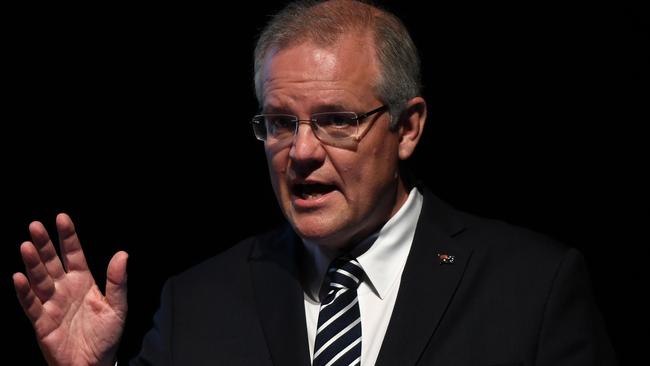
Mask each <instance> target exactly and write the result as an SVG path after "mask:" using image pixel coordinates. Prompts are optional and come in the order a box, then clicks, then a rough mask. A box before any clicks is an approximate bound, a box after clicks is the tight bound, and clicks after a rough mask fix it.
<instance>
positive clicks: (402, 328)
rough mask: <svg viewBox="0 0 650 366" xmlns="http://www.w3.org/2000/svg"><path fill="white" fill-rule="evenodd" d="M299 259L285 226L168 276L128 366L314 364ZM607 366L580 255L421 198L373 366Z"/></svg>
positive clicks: (610, 358) (605, 344)
mask: <svg viewBox="0 0 650 366" xmlns="http://www.w3.org/2000/svg"><path fill="white" fill-rule="evenodd" d="M438 254H448V255H453V256H455V261H454V263H453V264H441V262H440V259H439V257H438ZM301 255H303V253H302V245H301V244H300V240H299V239H298V238H297V236H296V235H295V233H294V232H293V231H292V230H291V229H290V228H289V227H288V226H287V227H285V228H283V229H280V230H276V231H274V232H271V233H268V234H266V235H262V236H257V237H253V238H250V239H247V240H245V241H243V242H241V243H239V244H238V245H236V246H235V247H233V248H231V249H230V250H228V251H226V252H224V253H222V254H221V255H219V256H217V257H215V258H212V259H210V260H208V261H206V262H204V263H202V264H200V265H198V266H196V267H194V268H192V269H190V270H189V271H187V272H185V273H183V274H181V275H179V276H176V277H174V278H172V279H170V280H169V281H168V282H167V283H166V285H165V287H164V290H163V294H162V300H161V306H160V309H159V311H158V312H157V313H156V316H155V318H154V323H155V324H154V328H153V329H152V330H151V331H150V332H149V333H148V334H147V335H146V337H145V339H144V342H143V348H142V351H141V353H140V355H139V356H138V357H137V358H136V359H134V360H132V365H183V366H190V365H229V366H234V365H255V366H265V365H276V366H291V365H309V347H308V345H307V332H306V327H305V315H304V305H303V290H302V287H301V284H300V281H299V278H300V277H299V276H298V266H297V261H298V260H299V256H301ZM614 364H616V361H615V359H614V353H613V351H612V348H611V345H610V343H609V341H608V338H607V335H606V333H605V331H604V328H603V323H602V320H601V318H600V315H599V312H598V310H597V309H596V307H595V305H594V301H593V298H592V294H591V287H590V283H589V279H588V275H587V271H586V268H585V263H584V261H583V258H582V257H581V255H580V254H579V253H578V252H577V251H575V250H573V249H569V248H566V247H564V246H562V245H560V244H558V243H556V242H554V241H552V240H550V239H548V238H546V237H544V236H542V235H539V234H536V233H533V232H530V231H527V230H524V229H521V228H516V227H513V226H510V225H508V224H505V223H503V222H499V221H494V220H487V219H482V218H478V217H475V216H472V215H469V214H466V213H462V212H459V211H457V210H455V209H453V208H451V207H449V206H448V205H447V204H445V203H443V202H442V201H440V200H439V199H438V198H436V197H435V196H434V195H432V194H431V193H429V192H425V197H424V206H423V209H422V213H421V215H420V218H419V221H418V224H417V229H416V234H415V239H414V242H413V246H412V248H411V252H410V253H409V256H408V260H407V264H406V267H405V269H404V273H403V275H402V282H401V287H400V289H399V294H398V298H397V302H396V304H395V309H394V311H393V315H392V318H391V320H390V324H389V327H388V330H387V332H386V336H385V338H384V342H383V345H382V349H381V352H380V354H379V358H378V360H377V363H376V365H381V366H395V365H399V366H407V365H408V366H410V365H440V366H450V365H485V366H489V365H538V366H542V365H548V366H551V365H552V366H558V365H571V366H576V365H614Z"/></svg>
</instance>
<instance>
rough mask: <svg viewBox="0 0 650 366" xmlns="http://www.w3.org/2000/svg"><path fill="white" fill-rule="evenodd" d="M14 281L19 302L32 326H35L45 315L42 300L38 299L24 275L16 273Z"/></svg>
mask: <svg viewBox="0 0 650 366" xmlns="http://www.w3.org/2000/svg"><path fill="white" fill-rule="evenodd" d="M13 280H14V287H15V288H16V296H18V301H19V302H20V305H21V306H22V308H23V311H25V314H26V315H27V317H28V318H29V320H30V321H31V322H32V324H35V323H36V321H37V320H38V318H39V317H40V316H41V314H42V313H43V304H42V303H41V300H40V299H39V298H38V297H36V294H35V293H34V291H32V288H31V286H30V285H29V281H28V280H27V277H25V275H24V274H22V273H20V272H18V273H14V275H13Z"/></svg>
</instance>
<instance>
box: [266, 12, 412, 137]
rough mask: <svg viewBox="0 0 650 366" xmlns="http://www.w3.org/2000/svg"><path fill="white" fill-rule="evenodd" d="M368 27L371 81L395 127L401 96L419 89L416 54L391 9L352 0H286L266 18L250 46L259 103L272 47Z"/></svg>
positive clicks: (321, 40)
mask: <svg viewBox="0 0 650 366" xmlns="http://www.w3.org/2000/svg"><path fill="white" fill-rule="evenodd" d="M367 32H371V34H372V36H373V39H374V45H375V51H376V57H377V61H378V63H379V68H380V70H379V76H378V78H377V80H375V83H374V85H373V88H374V90H375V93H376V95H377V97H378V98H379V99H380V100H382V101H383V102H384V103H385V104H387V105H388V106H389V108H390V114H391V128H393V129H395V128H396V126H397V124H398V122H399V118H400V115H401V114H402V113H403V111H404V108H405V106H406V102H407V101H408V100H409V99H411V98H413V97H416V96H419V95H420V87H421V81H420V59H419V57H418V51H417V49H416V48H415V45H414V44H413V40H412V39H411V36H410V35H409V33H408V31H407V30H406V27H405V26H404V24H403V23H402V22H401V21H400V20H399V18H397V17H396V16H395V15H393V14H391V13H389V12H387V11H385V10H383V9H380V8H378V7H376V6H373V5H370V4H367V3H364V2H361V1H355V0H329V1H314V0H302V1H296V2H293V3H291V4H289V5H288V6H287V7H285V8H284V9H283V10H281V11H280V12H279V13H277V14H276V15H275V16H273V17H272V18H271V21H270V22H269V23H268V24H267V25H266V27H265V28H264V29H263V30H262V33H261V34H260V37H259V39H258V41H257V45H256V47H255V60H254V61H255V66H254V67H255V68H254V71H255V80H254V81H255V93H256V96H257V101H258V102H259V103H260V105H263V103H264V100H263V99H264V98H263V93H262V80H261V77H262V76H261V73H262V66H263V64H264V59H265V57H266V56H267V54H268V53H269V52H270V51H271V50H273V49H283V48H287V47H289V46H293V45H296V44H299V43H301V42H305V41H310V42H314V43H316V44H318V45H320V46H325V47H326V46H331V45H334V44H335V43H336V42H337V41H338V40H340V39H341V37H342V36H343V35H346V34H354V33H358V34H366V33H367Z"/></svg>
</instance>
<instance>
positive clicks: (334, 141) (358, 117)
mask: <svg viewBox="0 0 650 366" xmlns="http://www.w3.org/2000/svg"><path fill="white" fill-rule="evenodd" d="M387 110H388V105H387V104H384V105H382V106H381V107H378V108H375V109H373V110H371V111H368V112H365V113H361V114H357V113H355V112H350V111H340V112H325V113H314V114H312V115H311V116H309V119H300V118H298V116H296V115H292V114H282V113H263V114H258V115H255V116H253V119H252V120H251V125H252V127H253V133H254V134H255V138H257V139H258V140H260V141H266V140H267V135H266V134H267V127H266V126H264V127H263V130H262V128H260V126H261V125H263V124H264V123H265V122H264V121H265V119H266V118H268V117H274V116H276V117H277V116H285V117H291V122H293V123H294V130H293V134H292V136H295V135H296V133H297V132H298V127H299V126H300V125H301V124H308V125H309V126H310V127H311V130H312V132H313V133H314V136H316V138H317V139H318V140H319V141H321V142H323V143H325V144H328V145H333V146H344V145H346V144H345V142H353V143H355V144H356V143H359V142H360V141H361V139H362V138H363V137H364V136H365V135H366V134H367V133H368V131H370V128H372V125H373V124H374V122H375V121H376V120H377V118H375V119H373V120H371V121H370V123H369V124H368V127H367V128H366V129H364V130H363V131H362V132H361V133H359V128H360V124H361V121H362V120H363V119H365V118H368V117H370V116H372V115H373V114H377V113H383V112H385V111H387ZM332 113H350V114H351V115H354V117H351V118H350V119H351V120H354V121H356V123H357V126H356V127H357V131H356V133H355V134H354V135H352V136H346V137H343V138H340V137H334V136H328V135H323V134H322V133H320V132H319V131H320V130H321V129H320V127H319V126H318V124H317V123H316V121H317V118H316V117H317V116H319V115H325V114H332ZM262 131H263V132H264V135H262V134H261V132H262Z"/></svg>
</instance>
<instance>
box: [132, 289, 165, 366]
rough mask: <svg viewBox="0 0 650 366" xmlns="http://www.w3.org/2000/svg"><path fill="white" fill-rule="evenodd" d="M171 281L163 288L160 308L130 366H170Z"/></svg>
mask: <svg viewBox="0 0 650 366" xmlns="http://www.w3.org/2000/svg"><path fill="white" fill-rule="evenodd" d="M173 293H174V290H173V280H172V279H170V280H168V281H167V282H166V283H165V286H164V287H163V291H162V295H161V299H160V308H159V309H158V311H157V312H156V314H155V315H154V319H153V323H154V324H153V327H152V328H151V329H150V330H149V332H147V334H146V335H145V337H144V340H143V341H142V349H141V350H140V353H139V354H138V355H137V356H136V357H135V358H134V359H132V360H131V362H130V363H129V365H130V366H168V365H171V339H172V332H173V329H172V324H173V314H174V311H173Z"/></svg>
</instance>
